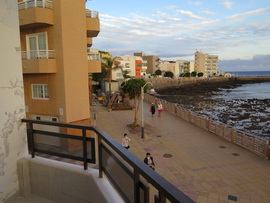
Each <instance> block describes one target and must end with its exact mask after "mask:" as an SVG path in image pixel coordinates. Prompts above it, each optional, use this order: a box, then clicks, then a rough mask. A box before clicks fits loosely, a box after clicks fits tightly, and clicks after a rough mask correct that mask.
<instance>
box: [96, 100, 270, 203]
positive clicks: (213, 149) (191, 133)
mask: <svg viewBox="0 0 270 203" xmlns="http://www.w3.org/2000/svg"><path fill="white" fill-rule="evenodd" d="M96 111H97V122H96V123H97V127H99V128H100V129H102V130H103V131H105V132H108V133H109V134H110V135H112V136H113V138H114V139H116V140H117V141H118V142H121V139H122V136H123V134H124V133H125V132H127V133H128V134H129V136H130V137H131V139H132V140H131V143H130V145H131V148H130V151H132V152H133V153H134V154H136V155H137V156H138V157H139V158H140V159H141V160H143V158H144V156H145V153H146V152H150V153H151V154H152V155H153V157H154V159H155V162H156V171H157V172H158V173H159V174H161V175H162V176H164V177H165V178H166V179H167V180H169V181H170V182H171V183H173V184H174V185H176V186H177V187H178V188H179V189H181V190H182V191H184V192H185V193H186V194H187V195H189V196H190V197H191V198H193V199H194V200H196V201H197V202H201V203H209V202H210V203H211V202H230V201H231V200H228V195H232V197H233V198H237V202H245V203H251V202H256V203H264V202H265V203H269V202H270V187H269V185H270V172H269V171H270V161H269V160H266V159H262V158H260V157H258V156H256V155H255V154H253V153H251V152H249V151H247V150H246V149H243V148H241V147H239V146H236V145H234V144H232V143H229V142H227V141H226V140H223V139H221V138H220V137H217V136H215V135H213V134H212V133H210V132H207V131H205V130H203V129H201V128H198V127H196V126H194V125H192V124H190V123H188V122H186V121H184V120H182V119H180V118H178V117H176V116H174V115H172V114H170V113H167V112H163V114H162V116H161V118H158V117H154V118H152V117H151V115H150V113H149V104H147V103H145V112H144V114H145V127H146V129H145V132H146V135H145V138H144V139H141V138H140V133H139V132H136V133H131V132H129V130H128V128H127V124H129V123H131V122H132V120H133V112H132V111H112V112H108V111H107V110H106V109H105V108H103V107H97V109H96ZM231 202H234V201H231Z"/></svg>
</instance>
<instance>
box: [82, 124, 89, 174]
mask: <svg viewBox="0 0 270 203" xmlns="http://www.w3.org/2000/svg"><path fill="white" fill-rule="evenodd" d="M82 135H83V139H82V141H83V166H84V170H87V168H88V163H87V142H86V129H85V128H83V129H82Z"/></svg>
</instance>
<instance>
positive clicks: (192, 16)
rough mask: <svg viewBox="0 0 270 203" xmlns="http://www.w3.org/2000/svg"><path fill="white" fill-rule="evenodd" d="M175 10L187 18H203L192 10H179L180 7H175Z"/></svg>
mask: <svg viewBox="0 0 270 203" xmlns="http://www.w3.org/2000/svg"><path fill="white" fill-rule="evenodd" d="M176 11H177V12H179V13H181V14H182V15H184V16H186V17H189V18H193V19H196V20H205V18H204V17H201V16H199V15H196V14H194V13H193V12H192V11H187V10H181V9H177V10H176Z"/></svg>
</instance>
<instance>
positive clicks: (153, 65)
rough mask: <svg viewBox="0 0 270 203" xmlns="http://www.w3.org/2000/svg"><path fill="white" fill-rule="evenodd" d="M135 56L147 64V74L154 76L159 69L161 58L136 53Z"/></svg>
mask: <svg viewBox="0 0 270 203" xmlns="http://www.w3.org/2000/svg"><path fill="white" fill-rule="evenodd" d="M134 56H140V57H142V58H143V60H145V61H146V62H147V70H146V73H148V74H152V73H155V71H156V70H157V69H158V62H159V57H158V56H154V55H144V53H143V52H137V53H134Z"/></svg>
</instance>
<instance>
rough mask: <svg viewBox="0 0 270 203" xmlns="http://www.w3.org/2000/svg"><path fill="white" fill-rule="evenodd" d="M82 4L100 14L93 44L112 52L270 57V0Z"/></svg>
mask: <svg viewBox="0 0 270 203" xmlns="http://www.w3.org/2000/svg"><path fill="white" fill-rule="evenodd" d="M87 7H88V8H89V9H92V10H97V11H99V13H100V21H101V32H100V34H99V36H98V37H97V38H94V41H93V42H94V47H96V48H98V49H102V50H108V51H111V52H112V53H113V54H115V55H122V54H132V53H133V52H134V51H144V52H145V53H146V54H156V55H159V56H161V57H164V58H175V57H182V58H187V59H191V58H192V56H193V53H194V52H195V51H196V49H198V50H202V51H205V52H208V53H215V54H218V55H219V56H220V59H221V60H234V59H242V60H252V58H253V57H256V56H257V55H270V0H144V1H143V0H136V1H124V0H92V1H90V0H89V1H88V2H87ZM262 58H264V57H262ZM234 61H235V60H234ZM239 61H241V60H239ZM268 68H269V69H268ZM266 69H268V70H270V64H269V66H268V67H267V68H266Z"/></svg>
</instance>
